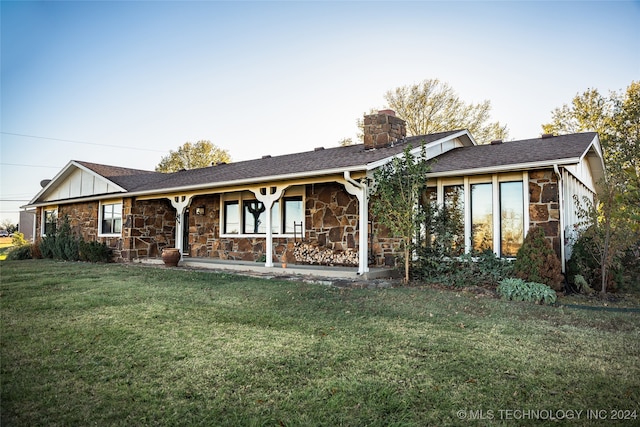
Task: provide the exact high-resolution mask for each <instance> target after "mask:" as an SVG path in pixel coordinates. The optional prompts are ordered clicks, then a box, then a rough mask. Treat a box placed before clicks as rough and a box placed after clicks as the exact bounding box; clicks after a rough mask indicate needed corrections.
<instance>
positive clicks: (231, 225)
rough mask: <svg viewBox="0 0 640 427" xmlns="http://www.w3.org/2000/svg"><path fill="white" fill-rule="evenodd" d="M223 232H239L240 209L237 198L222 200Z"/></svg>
mask: <svg viewBox="0 0 640 427" xmlns="http://www.w3.org/2000/svg"><path fill="white" fill-rule="evenodd" d="M224 233H225V234H239V233H240V209H239V204H238V201H237V200H235V201H227V202H224Z"/></svg>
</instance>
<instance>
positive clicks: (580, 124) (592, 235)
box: [542, 82, 640, 292]
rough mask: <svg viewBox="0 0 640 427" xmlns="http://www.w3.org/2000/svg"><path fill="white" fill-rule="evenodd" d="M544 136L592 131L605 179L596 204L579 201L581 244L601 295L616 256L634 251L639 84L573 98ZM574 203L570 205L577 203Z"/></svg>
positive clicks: (638, 226) (638, 238) (639, 181)
mask: <svg viewBox="0 0 640 427" xmlns="http://www.w3.org/2000/svg"><path fill="white" fill-rule="evenodd" d="M542 128H543V131H544V132H545V133H554V134H564V133H573V132H586V131H595V132H598V134H599V137H600V142H601V144H602V149H603V157H604V161H605V165H606V169H607V170H606V176H605V178H606V180H605V181H604V182H602V183H600V187H601V188H600V189H601V197H600V198H599V200H597V202H596V204H592V203H590V201H589V200H586V201H585V205H584V206H582V207H581V208H579V209H582V217H583V226H584V227H588V228H586V231H585V233H587V234H588V235H587V236H586V238H587V240H588V241H590V242H593V243H594V247H593V248H592V252H593V254H595V259H596V260H597V262H598V264H599V266H600V269H601V272H602V273H601V279H602V292H605V289H606V283H607V280H608V279H607V275H608V274H609V272H610V270H611V268H612V267H613V266H614V265H615V264H616V263H617V262H618V260H619V259H620V257H621V254H620V251H621V250H622V248H623V247H625V246H626V247H630V246H633V243H630V241H631V242H633V241H635V242H636V247H640V246H639V245H638V243H639V242H640V156H639V155H638V153H640V82H632V83H631V84H630V85H629V86H628V87H627V90H626V91H625V92H623V93H617V92H612V93H611V94H610V96H609V97H604V96H602V95H601V94H600V93H599V92H598V90H597V89H588V90H587V91H585V92H584V93H582V94H577V95H576V96H575V97H574V98H573V100H572V102H571V105H566V104H565V105H563V106H562V107H560V108H556V109H555V110H553V112H552V120H551V122H550V123H547V124H544V125H542ZM579 202H580V201H576V203H577V204H578V203H579ZM627 258H628V265H626V266H625V269H627V270H629V269H631V270H633V267H634V264H637V263H638V261H639V258H638V256H637V254H636V255H635V256H631V257H627Z"/></svg>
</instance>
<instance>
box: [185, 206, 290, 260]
mask: <svg viewBox="0 0 640 427" xmlns="http://www.w3.org/2000/svg"><path fill="white" fill-rule="evenodd" d="M198 207H204V211H205V213H204V215H196V213H195V212H196V208H198ZM293 243H294V242H293V239H287V238H279V237H274V239H273V250H274V256H273V261H274V262H278V261H279V260H281V259H282V256H283V254H284V253H285V252H286V251H290V252H293ZM189 245H190V248H189V254H190V255H191V256H194V257H202V258H215V259H225V260H236V261H252V262H254V261H258V260H259V259H261V258H262V257H263V256H264V255H265V253H264V251H265V247H266V243H265V238H264V237H220V195H218V194H213V195H204V196H196V197H194V198H193V199H192V200H191V204H190V207H189Z"/></svg>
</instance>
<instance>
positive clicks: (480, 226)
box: [471, 184, 493, 252]
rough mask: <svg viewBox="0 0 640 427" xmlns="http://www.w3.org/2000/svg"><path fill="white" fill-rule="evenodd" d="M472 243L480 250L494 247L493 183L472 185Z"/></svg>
mask: <svg viewBox="0 0 640 427" xmlns="http://www.w3.org/2000/svg"><path fill="white" fill-rule="evenodd" d="M471 244H472V247H473V250H475V251H479V252H482V251H485V250H487V249H493V184H472V185H471Z"/></svg>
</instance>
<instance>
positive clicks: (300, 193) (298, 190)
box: [219, 185, 306, 238]
mask: <svg viewBox="0 0 640 427" xmlns="http://www.w3.org/2000/svg"><path fill="white" fill-rule="evenodd" d="M289 197H302V231H303V233H304V230H305V219H306V218H305V214H304V211H305V209H304V207H305V204H306V200H305V186H304V185H299V186H294V187H291V188H288V189H287V190H286V191H285V192H284V193H283V194H282V197H280V198H279V199H278V200H277V201H278V207H279V209H280V222H282V217H283V212H282V209H284V203H283V202H284V199H285V198H289ZM247 200H256V196H255V194H253V193H252V192H250V191H236V192H233V193H225V194H223V195H222V196H221V197H220V223H219V226H220V237H224V238H245V237H251V238H256V237H258V238H260V237H265V238H266V236H267V233H225V232H224V229H225V220H226V218H225V210H224V205H225V202H238V211H239V213H238V214H239V218H240V225H239V227H240V231H242V230H243V228H244V217H243V215H244V203H243V202H245V201H247ZM278 227H279V228H280V229H282V224H278ZM272 235H273V237H275V238H293V237H294V236H295V234H294V233H273V234H272Z"/></svg>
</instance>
